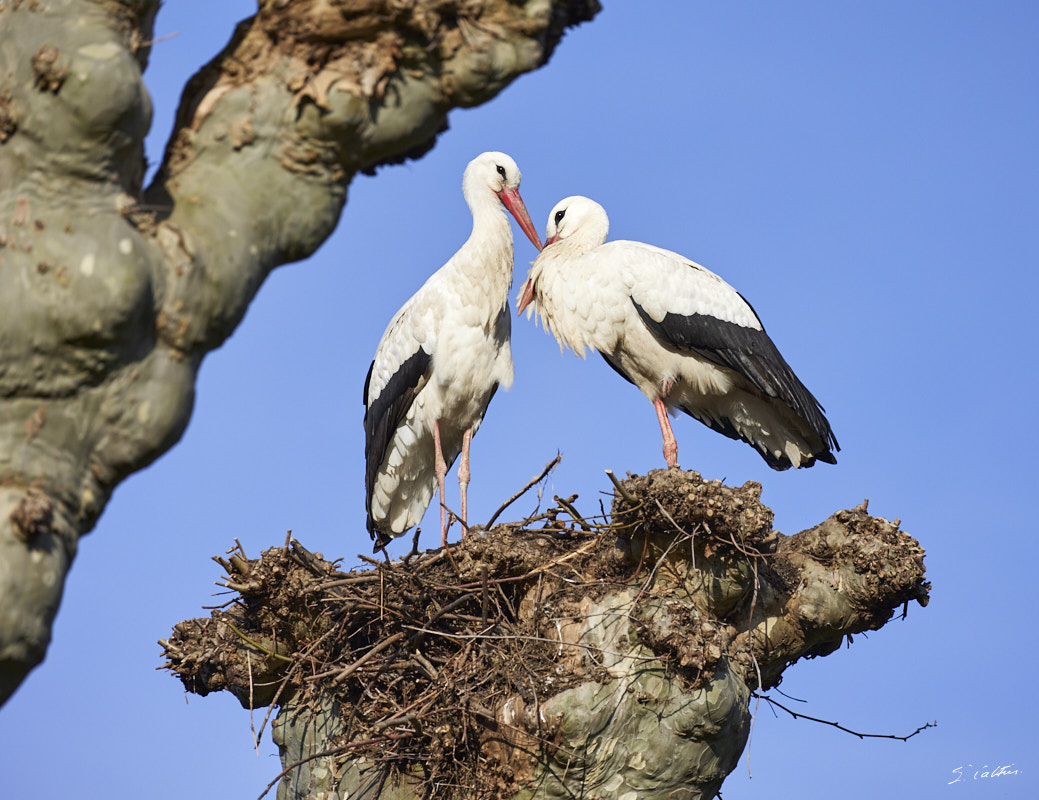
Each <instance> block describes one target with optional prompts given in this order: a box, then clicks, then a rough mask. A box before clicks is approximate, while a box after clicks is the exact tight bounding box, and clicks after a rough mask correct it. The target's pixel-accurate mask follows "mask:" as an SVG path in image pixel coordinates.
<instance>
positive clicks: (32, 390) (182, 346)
mask: <svg viewBox="0 0 1039 800" xmlns="http://www.w3.org/2000/svg"><path fill="white" fill-rule="evenodd" d="M158 7H159V3H158V0H49V2H47V3H35V2H25V3H3V4H0V28H2V29H3V31H4V46H3V47H0V187H2V188H0V702H2V701H3V700H4V699H5V698H6V697H7V696H8V695H9V694H10V693H11V692H12V691H13V690H14V689H15V687H17V685H18V684H19V683H20V681H21V680H22V679H23V677H24V676H25V675H26V674H27V672H28V671H29V670H30V669H31V668H32V667H33V666H35V665H36V664H37V663H39V661H40V660H41V659H42V658H43V655H44V653H45V651H46V647H47V644H48V642H49V639H50V626H51V623H52V621H53V618H54V615H55V613H56V611H57V608H58V604H59V603H60V600H61V593H62V587H63V585H64V578H65V574H66V572H67V570H68V568H69V565H70V563H71V561H72V558H73V556H74V555H75V551H76V543H77V539H78V537H79V536H80V535H82V534H83V533H85V532H87V531H89V530H90V529H91V528H92V527H93V526H94V524H95V522H96V521H97V519H98V517H99V515H100V514H101V511H102V510H103V509H104V506H105V504H106V502H107V501H108V498H109V496H110V495H111V493H112V490H113V489H114V488H115V486H116V485H117V484H118V483H119V482H120V481H121V480H122V479H123V478H125V477H126V476H127V475H129V474H130V473H132V472H134V471H135V470H139V469H141V468H143V467H145V466H147V465H148V464H149V463H151V462H152V461H153V460H154V459H156V458H157V457H158V456H159V455H161V454H162V453H164V452H165V451H166V450H168V449H169V448H170V447H171V446H172V445H173V444H174V443H175V442H176V441H177V440H178V439H179V438H180V436H181V434H182V433H183V431H184V429H185V427H186V425H187V421H188V418H189V415H190V413H191V407H192V403H193V399H194V386H195V378H196V374H197V371H198V368H199V365H200V363H201V361H202V359H203V357H204V356H205V355H206V353H208V352H209V351H211V350H212V349H214V348H216V347H218V346H219V345H220V344H221V343H222V342H223V341H224V340H225V339H226V338H227V337H228V336H229V335H230V334H231V332H232V331H233V330H234V328H235V326H237V325H238V323H239V322H240V321H241V319H242V317H243V315H244V313H245V310H246V308H247V307H248V305H249V303H250V301H251V300H252V298H253V297H254V295H255V293H256V291H257V290H258V289H259V287H260V285H261V284H262V283H263V281H264V279H265V278H266V276H267V275H268V274H269V273H270V271H271V270H272V269H274V268H275V267H276V266H278V265H280V264H284V263H286V262H290V261H294V260H297V259H300V258H303V257H305V256H307V255H309V254H310V253H313V252H314V250H316V249H317V247H318V246H319V245H320V244H321V243H322V242H323V241H324V240H325V238H326V237H327V236H328V235H329V234H330V233H331V231H332V229H333V228H334V227H335V224H336V221H337V219H338V217H339V214H340V212H341V210H342V207H343V204H344V202H345V200H346V189H347V186H348V185H349V183H350V180H351V179H352V178H353V176H354V175H355V174H356V173H357V172H358V171H360V170H365V171H371V170H373V169H374V168H375V167H376V166H378V165H379V164H386V163H391V162H393V161H399V160H402V159H404V158H408V157H417V156H418V155H421V154H422V153H423V152H425V151H426V150H428V149H429V148H430V147H432V145H433V143H434V141H435V137H436V135H437V133H439V132H440V131H442V130H443V129H444V128H445V125H446V122H445V120H446V115H447V112H448V110H449V109H451V108H454V107H458V106H469V105H475V104H477V103H481V102H484V101H485V100H487V99H489V98H491V97H493V96H494V95H495V94H496V93H497V92H499V91H500V90H501V89H502V88H503V87H505V86H506V85H507V84H508V83H509V82H510V81H511V80H513V79H514V78H515V77H517V76H518V75H520V74H522V73H523V72H526V71H529V70H532V69H535V68H537V67H538V66H540V65H542V64H543V63H545V61H547V59H548V58H549V56H550V55H551V52H552V50H553V48H554V47H555V45H556V44H557V43H558V41H559V39H560V37H561V35H562V32H563V30H564V29H565V28H566V27H567V26H570V25H574V24H577V23H578V22H581V21H584V20H587V19H590V18H591V17H592V16H593V15H594V14H595V12H596V11H597V10H598V3H597V2H596V0H483V1H482V2H478V3H474V2H469V1H468V0H413V1H412V2H399V1H398V0H309V1H305V0H299V1H297V2H292V3H285V2H280V1H279V0H264V1H263V2H261V3H260V4H259V11H258V13H257V14H256V15H255V16H253V17H250V18H249V19H247V20H244V21H242V22H241V23H240V24H239V25H238V26H237V28H236V30H235V32H234V35H233V36H232V38H231V41H230V43H229V44H228V45H227V47H225V48H224V50H223V51H222V52H221V53H220V54H219V55H218V56H217V57H216V58H215V59H214V60H213V61H212V62H210V63H209V64H207V65H206V66H205V67H203V68H202V69H201V70H200V71H199V73H198V74H197V75H196V76H195V77H194V78H192V80H191V81H190V82H189V83H188V85H187V88H186V90H185V93H184V96H183V98H182V101H181V104H180V109H179V111H178V113H177V119H176V124H175V129H174V131H173V135H172V137H171V139H170V142H169V146H168V147H167V149H166V153H165V158H164V160H163V162H162V165H161V168H160V169H159V172H158V174H157V176H156V178H155V180H154V182H153V183H152V184H151V186H149V187H148V188H147V189H142V182H143V177H144V165H145V161H144V150H143V143H144V136H145V134H146V133H147V130H148V126H149V123H150V117H151V102H150V99H149V97H148V93H147V91H146V90H145V87H144V83H143V82H142V73H143V71H144V69H145V67H146V66H147V59H148V45H147V42H148V41H149V40H150V39H151V36H152V28H153V22H154V18H155V14H156V12H157V10H158ZM72 20H74V21H75V24H71V21H72Z"/></svg>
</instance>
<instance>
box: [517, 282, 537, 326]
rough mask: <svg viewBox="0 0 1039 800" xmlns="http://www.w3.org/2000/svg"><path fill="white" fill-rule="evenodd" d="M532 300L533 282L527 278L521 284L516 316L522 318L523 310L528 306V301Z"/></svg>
mask: <svg viewBox="0 0 1039 800" xmlns="http://www.w3.org/2000/svg"><path fill="white" fill-rule="evenodd" d="M533 299H534V281H532V280H531V279H530V278H527V280H526V282H525V283H524V284H523V293H522V294H521V295H520V299H519V306H518V307H517V308H516V316H517V317H519V316H522V314H523V309H525V308H526V307H527V306H529V305H530V301H531V300H533Z"/></svg>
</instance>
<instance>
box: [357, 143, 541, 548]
mask: <svg viewBox="0 0 1039 800" xmlns="http://www.w3.org/2000/svg"><path fill="white" fill-rule="evenodd" d="M519 185H520V171H519V167H517V166H516V162H515V161H513V160H512V159H511V158H510V157H509V156H507V155H505V154H504V153H493V152H492V153H483V154H482V155H480V156H477V157H476V158H475V159H473V160H472V161H471V162H469V165H468V166H467V167H466V169H465V175H464V176H463V178H462V192H463V194H464V195H465V200H466V203H468V204H469V210H470V211H471V212H472V215H473V232H472V234H470V236H469V238H468V240H466V243H465V244H464V245H462V248H461V249H460V250H459V251H458V252H457V253H455V254H454V256H452V258H451V260H450V261H448V262H447V263H446V264H445V265H444V266H442V267H441V268H440V269H439V270H437V271H436V272H435V273H433V275H432V276H430V278H429V279H428V280H427V281H426V282H425V284H424V285H423V286H422V288H421V289H419V290H418V291H417V292H416V293H415V294H414V295H412V297H411V299H410V300H408V301H407V302H406V303H405V304H404V306H403V307H402V308H401V309H400V311H398V312H397V313H396V315H395V316H394V317H393V319H392V320H391V321H390V324H389V325H388V326H387V327H386V332H385V333H383V335H382V339H381V340H380V341H379V346H378V348H377V349H376V351H375V358H374V360H373V361H372V365H371V367H370V368H369V369H368V377H367V378H365V381H364V404H365V412H364V434H365V443H364V455H365V461H366V469H365V498H366V501H365V502H366V506H367V510H368V532H369V533H370V534H371V536H372V538H373V539H375V550H376V551H378V550H379V549H380V548H383V547H385V546H386V544H387V543H388V542H389V541H390V540H391V539H392V538H393V537H395V536H400V535H401V534H403V533H404V532H405V531H407V530H408V529H409V528H411V527H413V526H414V525H415V524H417V523H418V521H419V520H420V519H421V518H422V515H423V514H424V513H425V511H426V508H427V507H428V506H429V501H430V499H431V498H432V496H433V489H434V487H439V490H440V537H441V543H442V544H447V523H446V518H445V513H444V510H445V505H444V477H445V475H446V474H447V471H448V470H449V469H450V468H451V465H452V464H454V461H455V459H456V458H457V457H458V454H459V453H461V455H462V461H461V463H460V464H459V467H458V485H459V487H460V489H461V519H462V525H463V532H464V528H465V525H466V513H467V509H466V487H467V485H468V483H469V443H470V441H471V439H472V435H473V434H474V433H475V432H476V430H477V428H479V427H480V421H481V420H482V419H483V415H484V413H485V412H486V411H487V406H488V404H489V403H490V402H491V398H492V397H493V396H494V392H495V391H496V390H497V388H498V386H499V385H502V386H505V388H508V387H509V386H511V385H512V352H511V350H510V349H509V333H510V327H511V324H510V317H509V289H510V288H511V286H512V227H511V226H510V225H509V221H508V218H507V217H506V216H505V214H504V213H503V212H504V209H503V205H504V208H507V209H508V210H509V211H510V212H511V213H512V215H513V216H514V217H515V218H516V221H517V222H518V223H519V225H520V227H521V228H522V229H523V232H524V233H526V234H527V236H528V237H529V238H530V240H531V241H532V242H533V243H534V245H535V246H536V247H537V248H538V250H540V249H541V241H540V240H539V239H538V235H537V232H536V230H535V228H534V223H532V222H531V221H530V215H529V214H528V213H527V209H526V207H525V206H524V204H523V199H522V198H521V197H520V194H519Z"/></svg>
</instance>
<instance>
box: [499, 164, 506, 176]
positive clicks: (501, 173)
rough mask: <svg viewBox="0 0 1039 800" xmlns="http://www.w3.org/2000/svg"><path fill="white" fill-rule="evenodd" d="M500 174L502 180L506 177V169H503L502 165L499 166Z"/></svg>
mask: <svg viewBox="0 0 1039 800" xmlns="http://www.w3.org/2000/svg"><path fill="white" fill-rule="evenodd" d="M498 174H499V175H501V176H502V178H504V177H505V167H503V166H502V165H501V164H499V165H498Z"/></svg>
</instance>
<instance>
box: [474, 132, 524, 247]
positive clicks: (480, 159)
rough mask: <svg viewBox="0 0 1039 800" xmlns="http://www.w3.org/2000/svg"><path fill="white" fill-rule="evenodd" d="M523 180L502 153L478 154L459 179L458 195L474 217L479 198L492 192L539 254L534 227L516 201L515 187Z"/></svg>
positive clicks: (516, 190) (479, 201)
mask: <svg viewBox="0 0 1039 800" xmlns="http://www.w3.org/2000/svg"><path fill="white" fill-rule="evenodd" d="M522 177H523V176H522V175H520V169H519V167H518V166H516V162H515V161H513V160H512V157H511V156H509V155H506V154H505V153H499V152H496V151H493V150H492V151H489V152H487V153H481V154H480V155H478V156H477V157H476V158H474V159H473V160H472V161H470V162H469V165H468V166H467V167H466V168H465V174H464V175H463V176H462V193H463V194H464V195H465V201H466V202H467V203H468V204H469V208H470V209H471V210H472V211H473V214H474V215H475V214H476V213H477V210H478V209H479V208H481V207H482V206H483V205H484V204H485V201H484V200H482V197H483V196H485V195H484V193H485V192H486V191H487V190H490V191H491V192H493V193H494V194H495V195H496V196H497V197H498V199H499V200H500V201H501V202H502V204H503V205H504V206H505V208H507V209H508V210H509V213H511V214H512V216H513V217H515V218H516V222H518V223H519V226H520V228H522V229H523V232H524V233H525V234H527V238H528V239H530V241H532V242H533V243H534V246H535V247H536V248H537V249H538V250H540V249H541V240H540V239H539V238H538V234H537V230H536V229H535V228H534V223H533V222H531V220H530V214H528V213H527V207H526V206H525V205H524V203H523V198H522V197H520V193H519V185H520V180H521V178H522Z"/></svg>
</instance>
